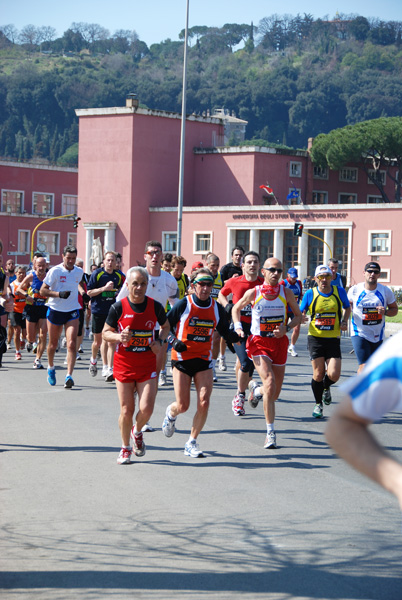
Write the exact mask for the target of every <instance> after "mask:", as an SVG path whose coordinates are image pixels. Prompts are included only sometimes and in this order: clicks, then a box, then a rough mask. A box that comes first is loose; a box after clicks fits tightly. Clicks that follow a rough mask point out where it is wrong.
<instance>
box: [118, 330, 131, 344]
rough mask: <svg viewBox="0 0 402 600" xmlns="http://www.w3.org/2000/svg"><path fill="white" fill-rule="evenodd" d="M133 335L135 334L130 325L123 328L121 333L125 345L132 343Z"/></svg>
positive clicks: (121, 339)
mask: <svg viewBox="0 0 402 600" xmlns="http://www.w3.org/2000/svg"><path fill="white" fill-rule="evenodd" d="M132 336H133V334H132V333H131V331H130V328H129V327H126V328H125V329H123V331H122V332H121V333H120V341H121V343H122V344H123V346H129V345H130V340H131V338H132Z"/></svg>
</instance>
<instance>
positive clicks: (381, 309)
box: [377, 306, 386, 315]
mask: <svg viewBox="0 0 402 600" xmlns="http://www.w3.org/2000/svg"><path fill="white" fill-rule="evenodd" d="M385 310H386V308H385V306H377V311H378V314H379V315H385Z"/></svg>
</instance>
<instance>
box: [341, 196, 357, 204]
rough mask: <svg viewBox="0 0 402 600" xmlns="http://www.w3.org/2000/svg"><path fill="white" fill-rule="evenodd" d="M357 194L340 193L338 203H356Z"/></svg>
mask: <svg viewBox="0 0 402 600" xmlns="http://www.w3.org/2000/svg"><path fill="white" fill-rule="evenodd" d="M356 203H357V194H338V204H356Z"/></svg>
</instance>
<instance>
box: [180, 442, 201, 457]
mask: <svg viewBox="0 0 402 600" xmlns="http://www.w3.org/2000/svg"><path fill="white" fill-rule="evenodd" d="M184 454H185V455H186V456H191V458H203V457H204V455H203V453H202V450H200V447H199V445H198V443H197V440H192V441H191V442H187V444H186V445H185V446H184Z"/></svg>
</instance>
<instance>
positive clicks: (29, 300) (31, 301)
mask: <svg viewBox="0 0 402 600" xmlns="http://www.w3.org/2000/svg"><path fill="white" fill-rule="evenodd" d="M25 302H26V303H27V304H28V305H29V306H31V305H32V304H33V303H34V299H33V298H32V296H30V295H29V294H28V295H27V296H26V297H25Z"/></svg>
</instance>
